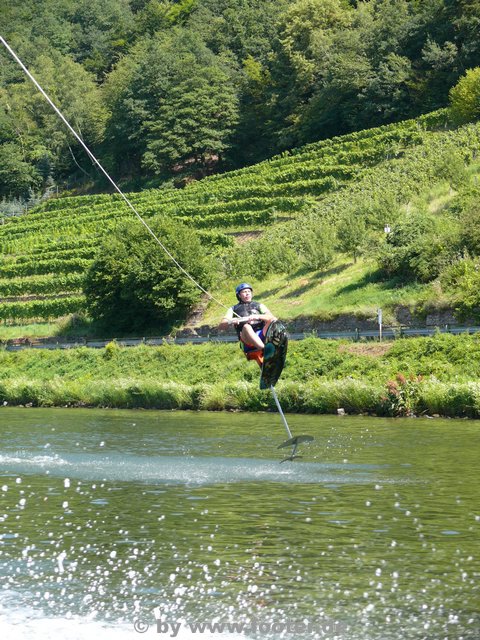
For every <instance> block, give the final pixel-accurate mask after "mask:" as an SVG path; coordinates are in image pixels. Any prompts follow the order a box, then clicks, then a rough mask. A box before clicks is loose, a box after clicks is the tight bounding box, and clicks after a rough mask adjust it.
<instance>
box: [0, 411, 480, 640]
mask: <svg viewBox="0 0 480 640" xmlns="http://www.w3.org/2000/svg"><path fill="white" fill-rule="evenodd" d="M289 421H290V426H291V428H292V431H293V432H294V433H296V434H299V433H307V434H311V435H313V436H314V437H315V441H314V442H313V443H311V444H309V445H304V446H303V449H302V451H301V453H303V456H304V457H303V458H302V459H299V460H296V461H295V462H285V463H284V464H282V463H280V460H281V459H282V452H281V451H279V450H278V449H277V445H278V444H279V443H281V442H282V440H284V437H285V433H284V430H283V425H282V423H281V421H280V419H279V416H278V415H276V414H273V413H267V414H235V413H219V414H213V413H200V412H199V413H195V412H147V411H136V412H133V411H113V410H80V409H78V410H77V409H75V410H68V409H55V410H54V409H43V410H42V409H20V408H16V409H14V408H1V409H0V437H1V444H0V475H1V477H0V575H1V589H0V637H1V638H6V639H8V640H10V639H13V640H16V639H18V638H22V639H23V638H32V637H35V638H36V639H40V640H44V639H46V638H69V639H71V638H79V639H82V640H83V639H86V638H89V639H90V638H93V637H95V638H99V639H100V640H102V639H104V638H105V639H110V638H119V639H123V638H138V637H139V636H143V637H146V638H154V637H155V638H167V637H177V638H190V637H198V636H199V635H200V637H203V638H231V639H232V640H236V639H237V638H272V639H273V638H281V637H286V638H287V637H288V638H329V639H332V640H333V639H340V640H399V639H403V638H405V639H408V640H416V639H421V638H424V639H428V640H443V639H444V638H446V639H448V640H461V639H462V638H463V639H466V640H467V639H468V640H474V639H475V640H478V638H480V584H479V578H480V535H479V534H480V499H479V496H478V490H479V476H480V471H479V464H478V451H479V446H478V445H479V440H480V430H479V424H478V422H473V421H463V420H429V419H396V420H387V419H380V418H368V417H354V418H353V417H349V416H344V417H340V416H303V415H302V416H300V415H294V416H289ZM196 624H200V625H206V626H205V627H202V626H200V627H197V628H196V627H195V625H196ZM215 624H216V625H217V626H216V627H214V626H212V625H215ZM209 625H210V626H209ZM222 625H223V627H222ZM227 625H230V626H227ZM242 625H243V626H242Z"/></svg>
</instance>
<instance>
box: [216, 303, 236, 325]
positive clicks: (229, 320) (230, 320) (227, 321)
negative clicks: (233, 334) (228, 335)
mask: <svg viewBox="0 0 480 640" xmlns="http://www.w3.org/2000/svg"><path fill="white" fill-rule="evenodd" d="M236 319H237V318H234V317H233V307H230V309H228V310H227V313H226V314H225V315H224V317H223V318H222V320H221V322H220V324H219V325H218V328H219V329H220V330H224V329H227V328H228V327H229V326H230V325H232V324H236V322H235V320H236Z"/></svg>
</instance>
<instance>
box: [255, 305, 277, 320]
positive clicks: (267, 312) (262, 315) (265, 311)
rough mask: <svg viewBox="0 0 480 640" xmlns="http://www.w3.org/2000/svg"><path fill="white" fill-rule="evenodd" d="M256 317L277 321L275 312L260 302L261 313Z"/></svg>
mask: <svg viewBox="0 0 480 640" xmlns="http://www.w3.org/2000/svg"><path fill="white" fill-rule="evenodd" d="M255 317H256V318H260V320H263V321H264V322H275V321H276V320H277V318H276V317H275V316H274V315H273V313H272V312H271V311H270V310H269V309H268V308H267V307H266V306H265V305H264V304H261V303H260V314H259V315H258V316H255Z"/></svg>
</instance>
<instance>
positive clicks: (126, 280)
mask: <svg viewBox="0 0 480 640" xmlns="http://www.w3.org/2000/svg"><path fill="white" fill-rule="evenodd" d="M152 228H153V231H154V233H155V235H156V237H157V238H161V242H162V243H165V245H166V246H168V248H169V251H170V252H171V254H172V255H173V256H174V257H175V259H176V260H177V261H179V263H180V264H181V265H182V267H183V268H184V269H186V270H187V271H188V273H189V274H190V275H191V276H192V278H194V279H195V280H196V281H197V282H199V283H200V284H201V285H202V286H203V287H204V288H205V287H208V286H209V285H210V283H211V281H212V264H211V263H210V262H209V260H208V258H207V257H206V255H205V252H204V251H203V250H202V246H201V244H200V240H199V239H198V237H197V235H196V234H195V233H194V232H192V230H191V229H188V228H187V227H185V226H184V225H182V224H181V223H178V222H173V221H171V220H160V221H157V222H156V223H154V224H152ZM84 291H85V295H86V298H87V308H88V310H89V311H90V313H91V315H92V317H93V318H94V319H95V320H98V321H100V322H101V323H102V324H104V325H105V326H106V327H108V328H109V330H111V331H122V330H123V331H129V330H132V329H133V330H134V331H135V330H137V331H138V330H141V329H143V328H144V327H149V326H152V325H157V326H160V327H163V328H164V329H165V328H168V325H169V323H171V322H172V321H175V320H178V319H182V318H184V317H185V315H186V314H187V312H188V311H189V309H190V308H191V307H192V305H193V304H194V303H195V302H198V300H199V298H200V291H199V289H198V288H197V286H196V285H195V284H194V283H193V282H192V281H191V280H190V279H189V278H188V277H187V276H186V275H185V274H183V273H181V272H180V271H179V269H178V267H177V266H176V265H175V264H174V263H173V261H172V260H171V259H170V257H168V256H167V255H166V254H165V253H164V251H161V250H158V244H157V243H156V241H155V239H154V238H153V236H151V235H149V234H147V233H145V229H144V228H143V227H142V226H141V225H140V224H139V223H137V224H126V225H123V226H120V227H119V228H118V230H117V232H116V233H115V234H114V235H112V236H110V237H108V238H107V239H106V240H105V242H104V244H103V246H102V247H101V248H100V249H99V251H98V253H97V255H96V257H95V259H94V261H93V262H92V264H91V266H90V268H89V270H88V272H87V275H86V279H85V285H84Z"/></svg>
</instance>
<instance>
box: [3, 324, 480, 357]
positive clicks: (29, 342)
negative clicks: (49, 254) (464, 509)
mask: <svg viewBox="0 0 480 640" xmlns="http://www.w3.org/2000/svg"><path fill="white" fill-rule="evenodd" d="M478 332H480V326H472V327H461V326H451V325H445V326H444V327H383V329H382V339H383V340H396V339H398V338H406V337H413V336H433V335H435V334H436V333H452V334H460V333H478ZM289 337H290V340H303V339H305V338H311V337H314V338H319V339H324V340H341V339H346V340H354V341H358V340H378V339H379V332H378V330H375V329H352V330H349V331H318V332H315V331H310V332H308V333H290V334H289ZM112 341H116V342H117V343H118V344H119V345H121V346H124V347H136V346H138V345H141V344H146V345H149V346H158V345H162V344H178V345H181V344H203V343H205V342H237V337H236V336H235V335H225V334H221V335H207V336H187V337H178V338H173V337H171V336H163V337H153V338H108V339H105V340H94V339H92V340H89V339H85V338H64V339H58V340H57V339H55V338H31V339H30V338H20V339H18V340H7V341H3V342H1V341H0V345H1V346H2V347H3V348H4V349H6V350H7V351H20V350H21V349H73V348H76V347H88V348H91V349H102V348H104V347H105V346H106V345H107V344H109V343H110V342H112Z"/></svg>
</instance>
